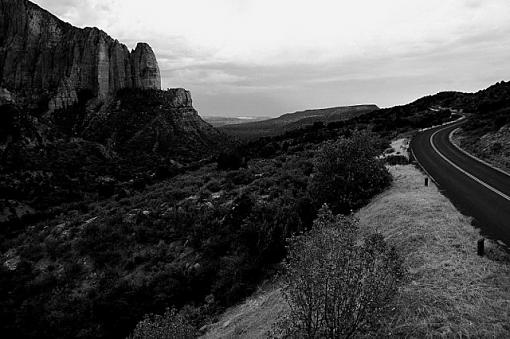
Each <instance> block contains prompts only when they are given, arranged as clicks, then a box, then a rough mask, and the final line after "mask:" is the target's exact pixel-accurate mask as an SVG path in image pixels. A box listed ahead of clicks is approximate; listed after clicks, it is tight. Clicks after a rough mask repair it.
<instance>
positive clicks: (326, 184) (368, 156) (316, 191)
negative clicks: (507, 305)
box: [309, 132, 391, 213]
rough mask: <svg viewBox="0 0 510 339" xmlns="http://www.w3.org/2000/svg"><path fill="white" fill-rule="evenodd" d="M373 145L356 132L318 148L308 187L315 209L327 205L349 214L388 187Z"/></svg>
mask: <svg viewBox="0 0 510 339" xmlns="http://www.w3.org/2000/svg"><path fill="white" fill-rule="evenodd" d="M375 145H376V141H375V139H374V138H372V137H370V135H368V134H366V133H359V132H356V133H354V134H353V135H352V137H351V138H348V139H347V138H341V139H339V140H337V141H335V142H330V143H327V144H325V145H324V146H323V147H322V149H321V151H320V152H319V155H318V157H317V159H316V166H315V173H314V174H313V178H312V179H311V181H310V187H309V191H310V194H311V196H312V198H313V199H314V201H315V203H316V205H317V206H320V205H321V204H323V203H328V204H329V205H330V206H331V209H332V210H333V212H335V213H349V211H350V210H351V209H355V208H359V207H361V206H362V205H364V204H365V203H367V202H368V201H369V199H370V198H372V197H373V196H374V195H375V194H377V193H380V192H381V191H382V190H383V189H384V188H386V187H387V186H388V185H389V184H390V182H391V175H390V173H389V172H388V170H387V169H386V168H385V167H384V165H383V163H382V162H381V161H380V160H378V159H376V155H377V154H378V149H377V148H376V146H375Z"/></svg>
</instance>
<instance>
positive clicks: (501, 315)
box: [203, 165, 510, 338]
mask: <svg viewBox="0 0 510 339" xmlns="http://www.w3.org/2000/svg"><path fill="white" fill-rule="evenodd" d="M391 173H392V175H393V177H394V183H393V185H392V187H391V188H390V189H389V190H387V191H386V192H384V193H382V194H381V195H379V196H378V197H376V198H375V199H374V200H373V201H372V202H371V203H370V204H369V205H368V206H366V207H364V208H362V209H361V210H360V211H359V212H357V213H356V216H357V217H358V218H359V220H360V231H361V232H362V233H365V234H366V233H370V232H380V233H382V234H383V235H384V236H385V238H386V240H387V241H388V242H389V243H390V244H391V245H393V246H395V247H396V249H397V250H398V251H399V253H400V254H401V255H402V257H403V258H405V266H406V267H407V270H408V277H407V282H406V284H405V285H404V286H402V287H401V288H400V291H399V296H398V298H397V299H396V300H395V302H394V303H395V305H394V307H395V311H394V313H392V314H388V315H387V316H386V318H385V319H384V321H383V323H386V324H387V326H386V327H385V328H383V329H382V330H381V336H388V335H391V336H403V337H441V336H465V337H507V336H508V335H510V326H509V324H510V315H509V314H508V307H509V306H510V289H509V288H508V286H510V258H509V257H508V254H505V252H503V251H502V250H501V249H500V248H499V247H498V246H497V245H495V244H493V243H489V244H488V248H487V255H486V256H485V257H479V256H477V254H476V241H477V240H478V239H479V234H478V231H477V230H475V229H474V228H473V227H472V226H471V225H470V220H469V219H468V218H467V217H465V216H463V215H461V214H460V213H459V212H458V211H457V210H456V209H455V207H454V206H453V205H452V204H451V203H450V201H448V199H447V198H445V197H444V196H443V195H442V194H441V193H440V192H439V191H438V189H437V188H436V187H435V186H434V185H431V186H429V187H424V186H423V174H422V173H421V172H420V171H418V170H417V169H415V168H414V167H412V166H410V165H407V166H395V167H392V168H391ZM285 310H286V306H285V302H284V301H283V298H282V297H281V294H280V292H279V289H278V285H272V287H270V288H267V289H265V290H263V291H261V292H260V293H258V294H256V295H255V296H253V297H251V298H249V299H247V300H246V301H245V302H244V303H243V304H241V305H239V306H236V307H234V308H232V309H229V310H228V311H227V312H225V313H224V314H223V316H221V317H220V318H219V320H218V322H216V323H215V324H212V325H210V326H208V327H207V328H205V329H204V330H205V331H206V333H205V334H204V336H203V337H204V338H236V337H239V336H242V337H243V338H264V337H265V334H266V333H267V331H269V330H270V329H271V327H272V326H273V324H275V322H276V319H277V318H278V316H282V315H284V314H285ZM268 315H270V317H268Z"/></svg>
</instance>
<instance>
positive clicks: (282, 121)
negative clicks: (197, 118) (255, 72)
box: [210, 105, 379, 139]
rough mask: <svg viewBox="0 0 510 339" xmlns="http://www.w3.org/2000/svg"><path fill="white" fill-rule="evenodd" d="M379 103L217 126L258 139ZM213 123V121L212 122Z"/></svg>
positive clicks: (346, 115)
mask: <svg viewBox="0 0 510 339" xmlns="http://www.w3.org/2000/svg"><path fill="white" fill-rule="evenodd" d="M378 109H379V107H377V105H355V106H340V107H330V108H321V109H310V110H305V111H299V112H295V113H287V114H284V115H281V116H279V117H277V118H273V119H265V120H258V121H250V120H245V121H239V120H238V121H236V122H234V123H229V124H228V123H224V124H222V125H220V124H217V126H218V127H219V128H220V130H222V131H223V132H225V133H227V134H230V135H232V136H236V137H239V138H242V139H256V138H259V137H269V136H275V135H278V134H282V133H285V132H287V131H290V130H294V129H298V128H302V127H305V126H310V125H313V124H314V123H316V122H322V123H330V122H335V121H344V120H349V119H352V118H355V117H357V116H360V115H364V114H367V113H370V112H373V111H376V110H378ZM210 123H211V124H212V123H213V122H210Z"/></svg>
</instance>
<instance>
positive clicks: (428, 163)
mask: <svg viewBox="0 0 510 339" xmlns="http://www.w3.org/2000/svg"><path fill="white" fill-rule="evenodd" d="M464 122H465V121H464V120H463V121H460V122H457V123H454V124H451V125H447V126H441V127H437V128H433V129H430V130H426V131H423V132H420V133H418V134H417V135H416V136H415V137H414V138H413V140H412V141H411V145H410V147H411V149H412V151H413V153H414V156H415V158H416V160H417V161H418V162H419V163H420V165H421V166H422V167H423V168H424V169H425V170H426V171H427V172H428V174H429V175H430V176H431V177H432V178H433V179H434V181H435V182H436V183H437V184H438V186H439V187H440V189H441V190H442V192H443V193H444V194H445V195H446V196H448V198H450V200H451V201H452V202H453V203H454V204H455V206H456V207H457V208H459V209H460V210H461V211H462V213H464V214H465V215H469V216H472V217H474V218H475V221H474V225H475V226H477V227H479V228H480V229H481V231H482V234H483V235H484V236H486V237H488V238H492V239H497V240H502V241H503V242H504V243H505V244H506V245H507V246H509V247H510V176H509V175H508V174H505V173H504V172H502V171H498V170H496V169H494V168H491V167H489V166H487V165H486V164H484V163H482V162H480V161H478V160H476V159H473V158H472V157H470V156H468V155H466V154H465V153H463V152H462V151H460V150H459V149H458V148H457V147H455V146H454V145H453V144H452V143H451V142H450V140H449V135H450V133H451V132H452V131H453V130H455V129H456V128H458V127H459V126H460V125H461V124H463V123H464Z"/></svg>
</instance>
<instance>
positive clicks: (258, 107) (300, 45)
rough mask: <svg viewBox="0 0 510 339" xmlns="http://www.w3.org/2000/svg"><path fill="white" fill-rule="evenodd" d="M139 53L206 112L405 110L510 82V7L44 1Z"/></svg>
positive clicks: (454, 0) (416, 1) (492, 0)
mask: <svg viewBox="0 0 510 339" xmlns="http://www.w3.org/2000/svg"><path fill="white" fill-rule="evenodd" d="M34 2H36V3H37V4H39V5H40V6H41V7H43V8H45V9H47V10H49V11H50V12H52V13H54V14H55V15H57V16H58V17H60V18H61V19H63V20H65V21H68V22H70V23H71V24H73V25H75V26H79V27H85V26H97V27H99V28H101V29H102V30H104V31H106V32H107V33H108V34H109V35H111V36H112V37H113V38H115V39H118V40H119V41H121V42H123V43H125V44H126V45H127V46H128V47H130V48H133V47H134V46H135V45H136V42H138V41H145V42H148V43H149V44H150V45H151V46H152V47H153V49H154V51H155V53H156V56H157V57H158V61H159V65H160V68H161V74H162V78H163V87H184V88H187V89H190V90H191V91H192V95H193V99H194V103H195V106H196V107H197V109H198V110H199V111H200V113H201V114H202V115H228V116H247V115H262V116H268V115H269V116H272V115H280V114H283V113H286V112H291V111H296V110H301V109H305V108H320V107H328V106H340V105H350V104H361V103H375V104H377V105H379V106H381V107H387V106H393V105H397V104H404V103H407V102H410V101H412V100H414V99H416V98H419V97H421V96H424V95H427V94H434V93H436V92H438V91H442V90H461V91H476V90H478V89H481V88H484V87H487V86H488V85H490V84H492V83H494V82H497V81H500V80H510V63H509V62H508V60H509V57H510V1H508V0H486V1H478V0H349V1H345V0H310V1H309V0H306V1H305V0H303V1H300V0H187V1H182V0H179V1H173V0H144V1H140V0H35V1H34Z"/></svg>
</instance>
